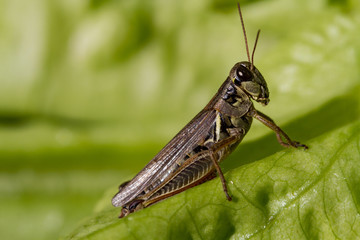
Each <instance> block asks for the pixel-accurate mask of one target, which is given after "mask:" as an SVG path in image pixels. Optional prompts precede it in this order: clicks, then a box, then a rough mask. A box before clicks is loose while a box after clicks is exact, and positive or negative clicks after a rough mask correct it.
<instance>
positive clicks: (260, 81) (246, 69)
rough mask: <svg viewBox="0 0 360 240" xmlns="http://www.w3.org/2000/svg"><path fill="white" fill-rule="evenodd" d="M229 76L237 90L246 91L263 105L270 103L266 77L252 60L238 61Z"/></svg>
mask: <svg viewBox="0 0 360 240" xmlns="http://www.w3.org/2000/svg"><path fill="white" fill-rule="evenodd" d="M229 77H230V79H231V80H232V82H233V85H234V87H235V88H236V89H237V90H241V91H243V92H245V93H246V94H247V95H248V96H249V97H251V98H252V99H254V100H255V101H257V102H260V103H261V104H263V105H267V104H268V103H269V101H270V99H269V90H268V88H267V84H266V82H265V79H264V77H263V76H262V75H261V73H260V72H259V70H257V68H256V67H255V66H254V65H252V64H251V63H250V62H246V61H244V62H239V63H236V64H235V65H234V67H233V68H232V69H231V71H230V74H229Z"/></svg>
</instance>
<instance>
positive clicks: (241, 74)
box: [234, 65, 253, 86]
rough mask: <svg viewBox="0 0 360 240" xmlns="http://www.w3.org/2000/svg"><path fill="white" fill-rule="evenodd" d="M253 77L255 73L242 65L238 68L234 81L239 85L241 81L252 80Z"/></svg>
mask: <svg viewBox="0 0 360 240" xmlns="http://www.w3.org/2000/svg"><path fill="white" fill-rule="evenodd" d="M252 78H253V75H252V73H251V72H250V70H249V69H247V68H246V67H244V66H242V65H240V66H239V67H238V69H236V73H235V79H234V83H235V84H236V85H238V86H239V85H240V84H241V82H246V81H251V80H252Z"/></svg>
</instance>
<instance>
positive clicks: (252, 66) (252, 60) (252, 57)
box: [251, 29, 260, 70]
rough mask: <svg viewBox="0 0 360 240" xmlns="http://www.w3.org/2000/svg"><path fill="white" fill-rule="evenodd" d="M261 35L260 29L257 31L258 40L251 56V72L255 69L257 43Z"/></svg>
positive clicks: (256, 39)
mask: <svg viewBox="0 0 360 240" xmlns="http://www.w3.org/2000/svg"><path fill="white" fill-rule="evenodd" d="M259 35H260V29H259V30H258V31H257V34H256V38H255V44H254V49H253V51H252V54H251V70H252V69H253V68H254V53H255V49H256V45H257V42H258V40H259Z"/></svg>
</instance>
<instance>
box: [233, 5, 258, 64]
mask: <svg viewBox="0 0 360 240" xmlns="http://www.w3.org/2000/svg"><path fill="white" fill-rule="evenodd" d="M237 6H238V10H239V16H240V21H241V26H242V30H243V33H244V39H245V46H246V54H247V57H248V60H249V62H250V63H251V66H250V69H251V70H253V69H254V54H255V49H256V45H257V42H258V39H259V35H260V30H258V32H257V34H256V39H255V44H254V49H253V51H252V53H251V59H250V53H249V44H248V41H247V37H246V30H245V24H244V19H243V17H242V13H241V9H240V3H237Z"/></svg>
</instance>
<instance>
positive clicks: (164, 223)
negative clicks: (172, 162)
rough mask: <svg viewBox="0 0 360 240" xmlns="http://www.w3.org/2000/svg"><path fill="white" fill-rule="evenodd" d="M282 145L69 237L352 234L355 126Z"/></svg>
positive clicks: (357, 218) (357, 177)
mask: <svg viewBox="0 0 360 240" xmlns="http://www.w3.org/2000/svg"><path fill="white" fill-rule="evenodd" d="M309 146H310V149H309V150H307V151H304V150H300V149H286V150H284V151H281V152H278V153H276V154H274V155H272V156H270V157H267V158H265V159H263V160H261V161H257V162H254V163H252V164H248V165H244V166H242V167H239V168H237V169H235V170H233V171H230V172H229V173H228V174H226V179H227V181H228V186H229V187H230V192H231V194H232V196H233V199H234V200H233V201H232V202H228V201H227V200H226V199H225V195H224V193H223V192H222V187H221V184H220V181H219V179H218V178H217V179H214V180H212V181H210V182H208V183H205V184H203V185H200V186H198V187H195V188H193V189H190V190H188V191H185V192H183V193H181V194H179V195H177V196H174V197H172V198H169V199H166V200H164V201H163V202H160V203H158V204H156V205H153V206H151V207H149V208H146V209H143V210H141V211H139V212H136V213H133V214H130V215H129V216H128V217H126V218H123V219H116V215H117V214H119V209H116V210H114V209H111V210H104V211H103V212H101V213H100V214H98V215H97V216H96V217H94V218H93V219H91V220H90V221H88V222H87V223H86V224H84V225H83V226H82V227H80V228H79V229H78V230H76V231H75V232H74V233H73V234H72V235H71V236H70V237H69V239H248V238H251V239H355V238H357V237H359V236H360V215H359V210H360V173H359V171H358V169H360V124H359V123H357V124H353V125H349V126H346V127H343V128H341V129H338V130H335V131H333V132H330V133H328V134H325V135H324V136H321V137H319V138H316V139H314V140H313V141H311V142H309Z"/></svg>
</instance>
